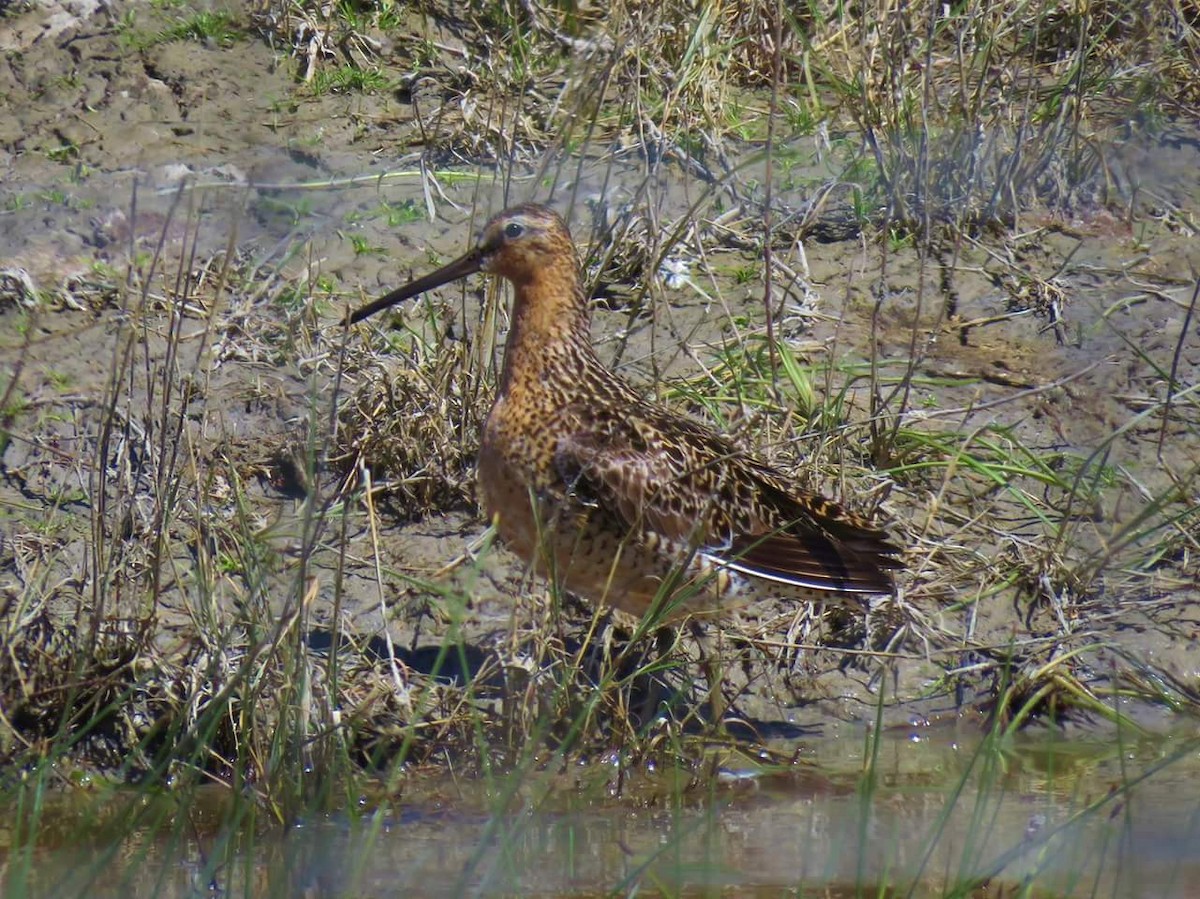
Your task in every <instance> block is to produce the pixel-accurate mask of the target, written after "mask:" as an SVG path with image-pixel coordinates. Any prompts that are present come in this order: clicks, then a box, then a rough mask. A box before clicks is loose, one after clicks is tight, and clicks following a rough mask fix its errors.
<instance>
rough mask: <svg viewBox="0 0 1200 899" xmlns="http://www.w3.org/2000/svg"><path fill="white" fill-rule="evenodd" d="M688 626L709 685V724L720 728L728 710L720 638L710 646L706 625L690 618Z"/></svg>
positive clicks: (723, 724)
mask: <svg viewBox="0 0 1200 899" xmlns="http://www.w3.org/2000/svg"><path fill="white" fill-rule="evenodd" d="M688 627H689V628H690V629H691V632H692V638H693V639H694V640H695V641H696V647H697V649H698V650H699V652H700V670H701V671H703V672H704V680H705V682H706V684H707V685H708V696H707V697H706V699H707V702H708V713H709V716H710V721H709V724H711V725H713V726H715V727H716V728H717V729H718V730H720V729H722V728H723V727H724V726H725V712H726V708H725V692H724V689H723V688H724V686H725V675H724V672H723V671H722V668H721V647H720V645H719V643H720V638H719V637H718V645H716V646H710V645H709V643H710V641H709V639H708V637H707V636H706V634H705V633H704V627H703V625H701V624H700V622H699V621H698V620H697V619H695V618H690V619H688Z"/></svg>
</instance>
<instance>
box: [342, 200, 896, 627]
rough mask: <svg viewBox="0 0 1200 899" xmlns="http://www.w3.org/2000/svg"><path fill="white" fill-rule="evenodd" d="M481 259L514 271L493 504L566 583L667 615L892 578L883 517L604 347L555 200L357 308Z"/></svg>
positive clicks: (517, 541)
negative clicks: (802, 473) (619, 363)
mask: <svg viewBox="0 0 1200 899" xmlns="http://www.w3.org/2000/svg"><path fill="white" fill-rule="evenodd" d="M475 272H487V273H490V274H493V275H499V276H500V277H501V278H504V279H506V280H508V281H509V282H510V283H511V284H512V287H513V305H512V316H511V325H510V327H509V331H508V337H507V341H506V344H505V349H504V367H503V372H502V374H501V377H500V385H499V390H498V392H497V394H496V400H495V404H494V405H493V406H492V409H491V412H490V413H489V414H488V417H487V421H486V423H485V424H484V426H483V435H482V440H481V444H480V450H479V466H478V480H479V490H480V495H481V500H482V505H483V510H484V512H485V513H486V515H487V517H488V518H489V519H490V520H492V521H493V522H494V523H495V526H496V528H497V531H498V534H499V536H500V538H501V540H503V542H504V543H506V544H507V545H508V547H509V548H510V549H512V550H513V551H515V552H516V554H517V555H519V556H520V557H521V558H522V559H524V560H525V561H526V563H528V564H531V565H533V566H534V567H535V568H536V569H537V570H539V571H540V572H542V573H543V574H545V575H547V576H549V577H551V578H553V579H554V580H555V581H556V582H557V583H558V584H559V586H560V587H562V588H563V589H566V590H568V591H570V592H572V593H574V594H576V595H578V596H581V597H583V598H585V599H588V600H591V601H592V602H594V603H597V604H601V605H605V604H606V605H609V606H612V607H615V608H617V609H621V610H623V611H625V612H627V613H630V614H632V615H634V616H639V617H641V616H644V615H646V613H647V612H648V611H650V610H651V609H655V610H656V614H657V615H660V617H659V618H657V619H655V620H656V621H658V622H668V621H673V620H678V619H680V618H683V617H685V616H688V615H699V614H712V613H718V612H721V611H723V610H725V609H727V608H730V607H731V606H734V605H740V604H741V603H743V602H745V601H747V600H748V599H751V598H753V597H754V596H756V595H760V593H769V592H775V593H778V594H779V595H783V596H787V597H795V598H798V599H819V598H820V597H822V596H830V595H835V594H868V595H870V594H890V593H891V592H892V589H893V588H892V579H891V574H890V572H891V571H892V570H893V569H896V568H899V567H900V561H899V559H898V558H897V555H898V554H899V549H898V548H897V547H896V546H895V545H894V544H893V543H891V542H890V541H889V539H888V537H887V535H886V534H885V533H884V531H883V530H881V529H880V528H877V527H875V526H874V525H872V524H871V523H870V522H869V521H867V520H866V519H865V518H862V517H860V516H857V515H853V514H851V513H850V512H848V511H846V510H845V509H844V508H842V507H841V506H840V505H838V504H837V503H835V502H832V501H831V500H828V499H826V498H824V497H822V496H820V495H818V494H815V493H809V492H805V491H802V490H797V489H795V488H794V487H793V486H792V485H791V484H790V483H789V482H788V480H787V478H786V477H785V476H784V475H783V474H782V473H781V472H779V471H777V470H776V469H774V468H772V467H770V466H769V465H767V464H765V463H764V462H762V461H760V460H759V459H757V458H756V457H755V456H753V455H752V454H750V453H748V452H745V451H743V450H741V449H739V448H738V447H737V446H735V445H734V444H733V443H732V442H731V441H730V440H729V439H727V438H726V437H723V436H722V435H720V434H718V433H717V432H715V431H713V430H712V429H710V428H708V427H706V426H705V425H703V424H700V423H699V422H696V421H693V420H692V419H690V418H687V417H685V416H682V415H680V414H677V413H675V412H672V411H671V410H669V409H667V408H664V407H662V406H659V405H656V404H654V403H651V402H648V401H646V400H645V399H643V398H642V397H641V396H640V395H639V394H638V393H637V391H636V390H634V388H633V387H631V386H630V385H629V384H628V383H626V382H625V381H624V380H622V379H621V378H620V377H618V376H617V375H616V374H614V373H613V372H612V371H611V370H610V369H608V368H607V367H606V366H605V365H604V364H603V363H602V362H601V361H600V359H599V358H598V357H597V355H596V352H595V350H594V349H593V347H592V342H591V333H590V330H589V319H590V315H589V310H588V303H587V297H586V296H585V295H584V292H583V285H582V281H581V277H580V268H579V262H578V258H577V256H576V252H575V245H574V243H573V242H572V240H571V234H570V232H569V231H568V229H567V225H566V223H565V222H564V221H563V220H562V218H561V217H560V216H559V215H558V214H557V213H556V212H554V211H553V210H552V209H549V208H547V207H545V206H540V205H534V204H529V205H524V206H517V207H515V208H512V209H508V210H506V211H504V212H502V213H500V214H499V215H497V216H496V217H495V218H493V219H492V220H491V221H489V222H488V223H487V225H486V226H484V229H483V232H482V235H481V236H480V238H479V241H478V243H477V244H476V245H475V247H474V248H473V249H471V250H470V251H469V252H467V253H466V254H464V255H463V256H461V257H459V258H458V259H456V260H454V261H453V262H451V263H449V264H448V265H446V266H444V267H442V268H440V269H438V270H437V271H435V272H433V273H432V274H429V275H426V276H425V277H423V278H418V279H416V280H415V281H412V282H411V283H409V284H406V285H405V286H403V287H400V288H398V289H397V290H394V291H392V292H391V293H389V294H387V295H386V296H384V297H382V298H380V299H378V300H376V301H375V302H373V303H370V304H369V305H367V306H364V307H362V308H361V309H358V310H357V311H355V312H353V313H352V314H351V315H350V316H349V321H350V322H351V323H355V322H358V321H361V320H362V319H365V318H367V317H368V316H370V315H373V314H374V313H376V312H378V311H380V310H382V309H384V308H386V307H388V306H391V305H393V304H395V303H399V302H402V301H403V300H406V299H409V298H411V297H414V296H416V295H418V294H421V293H424V292H425V291H428V290H432V289H434V288H436V287H439V286H441V285H443V284H446V283H448V282H450V281H454V280H457V279H459V278H463V277H465V276H467V275H470V274H472V273H475Z"/></svg>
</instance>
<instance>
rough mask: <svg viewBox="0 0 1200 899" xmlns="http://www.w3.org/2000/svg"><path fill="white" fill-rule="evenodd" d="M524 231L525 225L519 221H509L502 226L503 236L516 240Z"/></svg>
mask: <svg viewBox="0 0 1200 899" xmlns="http://www.w3.org/2000/svg"><path fill="white" fill-rule="evenodd" d="M524 233H525V226H524V225H522V224H521V223H520V222H509V223H508V224H507V225H505V226H504V236H505V237H507V238H508V239H509V240H516V239H517V238H518V237H520V236H521V235H522V234H524Z"/></svg>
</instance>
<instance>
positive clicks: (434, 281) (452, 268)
mask: <svg viewBox="0 0 1200 899" xmlns="http://www.w3.org/2000/svg"><path fill="white" fill-rule="evenodd" d="M482 264H483V260H482V257H481V256H480V253H479V251H478V250H471V251H470V252H469V253H466V254H464V255H462V256H459V257H458V258H457V259H455V260H454V261H453V262H450V263H447V264H446V265H443V266H442V267H441V268H439V269H438V270H437V271H436V272H432V273H431V274H428V275H426V276H425V277H424V278H417V280H415V281H409V282H408V283H407V284H405V285H404V286H403V287H397V288H396V289H395V290H393V291H392V292H391V293H389V294H387V295H386V296H383V297H380V298H379V299H378V300H375V301H374V302H373V303H368V304H367V305H365V306H363V307H362V308H361V309H356V310H355V311H354V312H351V313H350V324H352V325H353V324H357V323H358V322H360V321H362V320H363V319H364V318H369V317H370V316H372V315H374V314H375V313H376V312H378V311H379V310H381V309H386V308H387V307H388V306H394V305H396V304H397V303H401V302H403V301H404V300H407V299H410V298H412V297H415V296H416V295H417V294H420V293H424V292H425V291H427V290H433V289H434V288H435V287H441V286H442V285H443V284H448V283H449V282H451V281H457V280H458V279H459V278H465V277H466V276H467V275H473V274H474V273H475V272H477V271H479V267H480V265H482Z"/></svg>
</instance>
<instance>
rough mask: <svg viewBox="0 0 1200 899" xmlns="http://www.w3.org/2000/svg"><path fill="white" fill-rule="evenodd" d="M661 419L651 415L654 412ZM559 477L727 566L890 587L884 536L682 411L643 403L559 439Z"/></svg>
mask: <svg viewBox="0 0 1200 899" xmlns="http://www.w3.org/2000/svg"><path fill="white" fill-rule="evenodd" d="M656 418H657V419H661V420H656ZM555 464H556V466H557V468H558V471H559V473H560V475H561V476H562V477H563V486H564V488H565V489H566V490H568V491H570V492H571V493H573V494H574V495H575V497H576V498H577V499H579V500H581V501H583V502H586V503H589V504H592V505H594V506H597V507H600V508H602V509H605V510H608V511H609V512H611V513H615V514H616V515H618V516H619V517H620V519H621V521H622V522H623V523H624V525H625V526H626V527H628V528H630V529H634V530H649V531H654V532H656V533H658V534H660V535H662V536H663V537H666V538H667V539H671V540H679V541H685V542H687V543H689V544H691V545H693V546H696V547H697V548H698V549H699V550H700V551H701V552H703V553H704V554H705V555H707V556H708V557H710V558H711V559H713V560H714V561H717V562H719V563H720V564H722V565H725V566H727V567H729V568H731V569H733V570H735V571H741V572H745V573H747V574H751V575H754V576H757V577H762V578H766V579H768V580H772V581H777V582H780V583H787V584H795V585H798V586H802V587H808V588H811V589H817V590H831V591H838V592H847V593H890V592H891V591H892V583H891V577H890V575H889V573H888V572H889V571H890V570H892V569H896V568H899V567H900V562H899V560H898V559H897V558H896V555H897V554H898V552H899V550H898V549H897V548H896V547H895V546H894V545H893V544H892V543H890V542H889V541H888V538H887V535H886V534H885V533H884V532H883V531H882V530H880V529H878V528H875V527H873V526H872V525H871V524H870V523H869V522H867V521H866V520H865V519H862V518H859V517H857V516H854V515H851V514H849V513H847V512H846V511H844V510H843V509H842V508H841V507H840V506H839V505H837V504H836V503H833V502H830V501H828V500H826V499H824V498H822V497H820V496H816V495H814V494H808V493H800V492H796V491H793V490H791V489H789V487H788V486H787V484H786V482H784V481H783V480H782V479H781V478H780V476H779V475H778V474H777V473H775V472H774V471H772V470H771V469H769V468H768V467H767V466H765V465H763V464H762V463H760V462H757V461H756V460H754V459H752V458H749V457H747V456H746V455H744V454H742V453H739V452H738V451H737V450H736V449H735V448H734V446H733V445H732V444H731V443H729V442H728V441H727V440H725V439H724V438H722V437H720V436H719V435H717V434H715V433H714V432H712V431H709V430H708V429H707V428H704V427H702V426H700V425H698V424H696V423H694V422H690V421H688V420H687V419H680V418H675V417H673V416H669V417H668V416H667V414H666V413H664V412H661V411H660V410H657V409H655V408H653V407H649V406H643V407H642V408H640V409H638V410H636V412H635V413H634V414H633V415H631V416H630V417H628V418H626V419H625V420H623V421H620V422H613V421H611V420H606V421H605V422H604V423H603V424H600V423H598V422H597V423H596V427H595V429H594V430H583V431H575V432H574V433H572V434H571V435H570V436H567V437H564V438H561V439H560V440H559V442H558V445H557V449H556V453H555Z"/></svg>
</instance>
